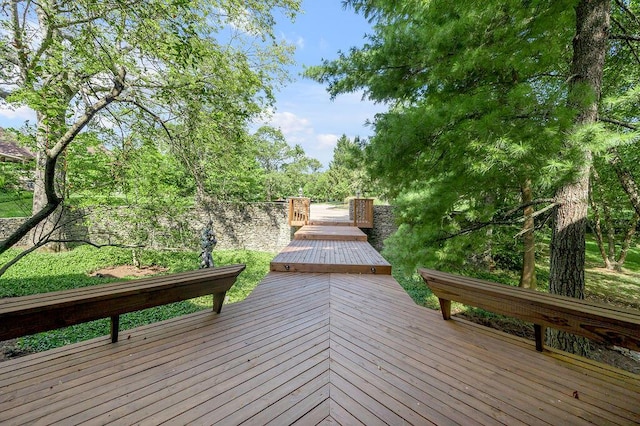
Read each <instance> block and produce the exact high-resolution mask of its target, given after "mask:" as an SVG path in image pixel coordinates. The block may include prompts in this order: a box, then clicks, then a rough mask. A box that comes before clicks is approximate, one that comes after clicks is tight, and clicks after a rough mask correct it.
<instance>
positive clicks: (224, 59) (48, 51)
mask: <svg viewBox="0 0 640 426" xmlns="http://www.w3.org/2000/svg"><path fill="white" fill-rule="evenodd" d="M298 7H299V2H298V1H297V0H249V1H236V0H232V1H224V2H200V1H182V0H176V1H171V2H166V1H164V0H162V1H160V0H157V1H156V0H152V1H147V2H137V3H135V2H133V3H132V2H129V1H126V0H115V1H112V2H106V3H105V2H94V1H83V0H80V1H68V2H67V1H63V2H59V1H54V0H45V1H42V2H30V1H22V0H16V1H11V2H5V3H4V4H3V7H2V8H1V9H0V14H1V15H2V21H0V25H1V26H2V31H0V52H2V55H1V56H0V61H1V64H0V78H1V81H2V82H3V83H4V84H3V86H2V89H0V99H2V102H6V103H8V104H10V105H13V106H18V105H27V106H29V107H30V108H32V109H33V110H34V111H36V116H37V122H36V131H35V140H36V146H37V156H38V157H37V167H36V189H35V194H34V209H33V213H34V214H33V216H32V217H31V218H29V219H28V220H27V221H25V223H24V224H23V225H22V226H21V227H20V228H19V229H18V230H17V231H16V232H15V233H14V234H13V235H12V236H10V237H9V238H8V239H7V240H5V241H3V242H2V243H0V253H1V252H3V251H5V250H6V249H7V248H9V247H11V246H12V245H13V244H14V243H16V242H17V241H18V240H19V239H20V238H22V237H23V236H25V235H26V234H27V233H28V232H29V231H31V230H32V229H34V228H35V227H36V226H38V225H40V226H41V224H42V223H45V222H47V221H46V219H48V218H50V217H55V215H54V212H60V206H61V205H63V201H64V192H63V191H62V190H61V188H60V185H61V184H62V183H63V182H64V177H63V176H62V175H61V173H62V171H63V170H62V168H61V167H60V164H59V163H60V161H61V159H62V158H63V156H64V155H65V153H66V151H67V148H68V147H69V145H70V144H72V143H74V141H75V140H76V137H77V136H78V135H79V134H80V133H81V132H82V131H84V130H85V129H87V127H88V126H89V125H90V124H91V125H93V126H94V127H95V128H96V129H97V128H100V127H101V128H114V127H115V128H116V129H118V131H119V132H121V134H122V137H123V138H125V139H126V136H127V135H128V134H129V133H131V131H132V130H134V129H135V130H136V131H146V132H148V133H149V134H151V133H155V135H156V138H158V135H159V134H160V133H159V131H161V132H164V133H165V134H166V135H171V137H169V140H170V142H176V140H178V139H177V138H176V137H175V134H172V130H176V129H182V130H184V129H187V128H188V126H189V125H190V126H192V127H193V126H194V125H196V124H197V120H198V119H199V118H203V116H202V115H198V114H194V113H193V111H196V110H197V109H198V108H201V109H202V110H203V111H205V112H206V113H207V114H208V115H205V116H204V118H206V119H207V120H210V121H211V122H212V123H211V124H212V125H214V124H215V123H219V124H220V125H221V127H225V124H226V123H229V122H230V123H233V124H234V126H237V124H238V123H247V122H248V120H250V119H251V117H253V116H255V115H256V114H258V113H259V111H260V110H261V108H262V107H264V106H265V105H268V104H269V102H270V100H271V86H272V85H273V84H275V83H277V81H279V80H278V79H280V77H281V75H282V74H279V73H278V70H279V69H280V66H281V64H283V63H285V62H287V61H288V52H289V48H288V47H287V46H285V45H282V44H280V43H279V42H278V41H277V39H276V37H275V36H274V34H273V32H272V29H273V23H274V15H273V13H274V10H275V9H281V10H282V11H283V12H284V13H285V14H287V15H288V16H290V17H293V16H294V14H295V12H296V11H297V9H298ZM190 112H191V113H192V114H191V115H189V113H190ZM229 117H232V118H229ZM236 128H237V127H236ZM232 133H233V132H232V131H231V132H228V133H227V134H232ZM183 135H184V134H183ZM225 141H226V142H230V139H225ZM183 147H184V145H182V146H180V145H179V144H176V149H178V150H180V149H181V148H183ZM57 214H59V213H57ZM52 215H53V216H52ZM53 222H54V223H55V220H54V221H53ZM53 232H54V229H53V228H52V226H51V221H49V225H48V228H44V229H43V230H42V231H41V232H38V234H40V235H42V238H40V239H39V240H38V241H35V242H34V243H35V246H40V245H43V244H44V243H46V242H47V241H48V240H51V239H52V238H51V237H52V235H53ZM53 239H54V240H55V237H54V238H53Z"/></svg>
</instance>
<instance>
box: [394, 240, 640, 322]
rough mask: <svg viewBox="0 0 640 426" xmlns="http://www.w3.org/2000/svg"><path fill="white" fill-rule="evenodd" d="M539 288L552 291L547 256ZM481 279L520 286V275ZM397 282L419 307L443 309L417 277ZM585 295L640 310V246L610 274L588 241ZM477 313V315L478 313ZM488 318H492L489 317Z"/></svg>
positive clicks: (500, 274)
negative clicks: (622, 264)
mask: <svg viewBox="0 0 640 426" xmlns="http://www.w3.org/2000/svg"><path fill="white" fill-rule="evenodd" d="M536 269H537V272H538V274H537V275H538V281H539V283H538V285H539V290H540V291H548V288H549V282H548V279H549V259H548V257H547V256H546V253H542V256H541V259H540V260H538V263H537V268H536ZM476 277H477V278H481V279H485V280H489V281H495V282H502V283H505V284H511V285H517V284H518V281H519V275H518V273H517V272H509V271H496V272H495V273H494V274H493V275H491V274H489V273H482V274H481V275H480V276H478V275H476ZM394 278H396V280H397V281H398V282H399V283H400V285H402V287H403V288H404V289H405V291H407V293H409V295H410V296H411V297H412V298H413V299H414V300H415V301H416V303H418V304H419V305H422V306H426V307H429V308H432V309H439V308H440V305H439V304H438V299H437V298H436V297H435V296H434V295H433V294H432V293H431V290H429V288H428V287H427V286H426V285H425V284H424V282H423V281H422V278H420V276H419V275H418V274H417V273H416V274H414V275H413V276H409V277H408V276H405V275H403V274H400V273H398V274H394ZM585 293H586V297H588V298H593V299H596V300H598V301H600V302H602V303H611V304H615V305H619V306H625V307H627V308H631V309H640V246H638V245H636V246H634V247H632V248H631V249H630V251H629V254H628V256H627V260H626V262H625V264H624V267H623V271H622V272H615V271H607V270H606V269H604V263H603V261H602V258H601V257H600V252H599V250H598V246H597V244H596V243H595V241H593V240H589V241H587V252H586V268H585ZM466 309H468V308H466V307H465V306H464V305H461V304H456V303H455V302H454V303H453V304H452V312H453V311H457V312H460V311H463V310H466ZM474 311H477V310H475V309H474ZM487 314H488V315H491V314H489V313H487Z"/></svg>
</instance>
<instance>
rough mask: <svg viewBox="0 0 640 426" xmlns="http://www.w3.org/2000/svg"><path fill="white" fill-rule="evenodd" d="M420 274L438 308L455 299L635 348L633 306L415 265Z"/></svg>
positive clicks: (639, 336)
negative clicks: (560, 294)
mask: <svg viewBox="0 0 640 426" xmlns="http://www.w3.org/2000/svg"><path fill="white" fill-rule="evenodd" d="M419 273H420V275H421V276H422V278H423V279H424V281H425V283H426V284H427V285H428V286H429V288H430V289H431V291H432V292H433V293H434V294H435V295H436V296H437V297H438V299H440V301H441V306H446V303H447V302H446V301H456V302H460V303H462V304H465V305H469V306H474V307H478V308H482V309H485V310H487V311H491V312H494V313H498V314H502V315H507V316H511V317H516V318H519V319H522V320H524V321H528V322H532V323H534V324H536V325H538V326H542V327H551V328H555V329H558V330H563V331H566V332H569V333H573V334H577V335H581V336H584V337H587V338H589V339H592V340H595V341H597V342H601V343H605V344H609V345H616V346H622V347H626V348H629V349H632V350H640V315H639V314H638V313H637V312H634V311H632V310H628V309H624V308H620V307H616V306H609V305H604V304H599V303H596V302H586V301H584V300H579V299H573V298H570V297H564V296H556V295H552V294H548V293H541V292H537V291H534V290H527V289H522V288H518V287H511V286H508V285H504V284H497V283H492V282H489V281H484V280H479V279H476V278H467V277H463V276H459V275H453V274H447V273H445V272H440V271H433V270H429V269H419ZM443 301H444V302H445V303H444V305H443ZM443 315H444V312H443ZM445 318H446V316H445Z"/></svg>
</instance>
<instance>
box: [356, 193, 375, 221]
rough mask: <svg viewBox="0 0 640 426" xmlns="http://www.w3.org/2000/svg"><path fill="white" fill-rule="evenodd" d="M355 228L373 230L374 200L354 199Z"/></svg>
mask: <svg viewBox="0 0 640 426" xmlns="http://www.w3.org/2000/svg"><path fill="white" fill-rule="evenodd" d="M352 214H353V226H357V227H358V228H373V198H354V199H353V211H352Z"/></svg>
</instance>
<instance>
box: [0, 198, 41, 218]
mask: <svg viewBox="0 0 640 426" xmlns="http://www.w3.org/2000/svg"><path fill="white" fill-rule="evenodd" d="M32 203H33V194H32V193H30V192H23V193H20V194H16V193H9V194H0V218H2V217H26V216H30V215H31V205H32Z"/></svg>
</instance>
